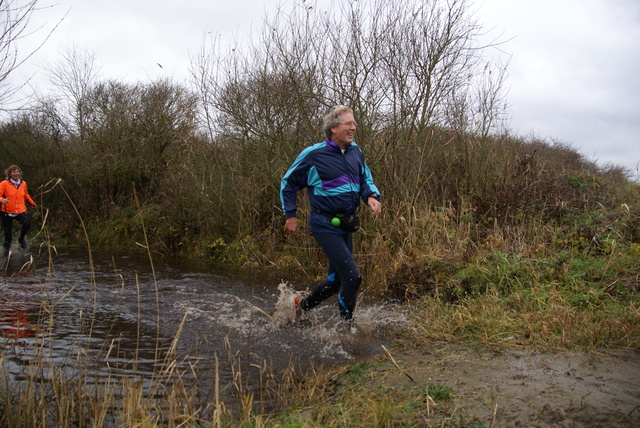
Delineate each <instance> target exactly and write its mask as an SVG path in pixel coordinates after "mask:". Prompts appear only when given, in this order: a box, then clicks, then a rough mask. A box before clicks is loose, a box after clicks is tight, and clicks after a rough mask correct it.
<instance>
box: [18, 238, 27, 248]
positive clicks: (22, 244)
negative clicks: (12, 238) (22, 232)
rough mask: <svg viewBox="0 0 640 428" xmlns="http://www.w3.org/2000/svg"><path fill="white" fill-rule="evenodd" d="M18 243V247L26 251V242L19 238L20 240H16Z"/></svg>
mask: <svg viewBox="0 0 640 428" xmlns="http://www.w3.org/2000/svg"><path fill="white" fill-rule="evenodd" d="M18 242H19V243H20V247H21V248H22V249H23V250H26V249H27V241H25V240H24V238H20V239H19V240H18Z"/></svg>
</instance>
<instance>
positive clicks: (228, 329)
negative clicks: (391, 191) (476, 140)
mask: <svg viewBox="0 0 640 428" xmlns="http://www.w3.org/2000/svg"><path fill="white" fill-rule="evenodd" d="M2 270H3V275H2V277H1V278H0V324H1V327H2V332H3V334H2V338H1V339H0V348H1V350H2V352H3V354H4V356H5V369H8V370H9V372H10V373H11V374H12V375H13V376H14V377H15V378H16V379H21V378H22V379H26V378H27V377H29V376H32V375H31V374H29V372H28V371H29V367H33V366H34V361H36V360H38V361H41V360H42V359H43V358H44V359H45V360H46V361H47V362H48V363H45V364H44V367H48V366H49V364H50V366H51V367H56V368H66V369H68V371H69V372H70V373H72V372H73V371H79V370H80V369H79V368H78V367H79V363H78V361H79V359H82V360H83V364H82V370H87V366H90V367H91V370H92V375H91V376H90V378H91V381H92V382H96V384H97V383H100V382H105V381H112V380H113V379H118V378H121V377H129V376H135V377H140V378H142V379H147V378H151V377H153V376H157V374H158V371H159V370H160V371H162V370H163V371H167V370H171V371H174V372H181V373H183V375H184V376H187V377H189V378H193V379H197V380H198V382H199V383H202V382H204V383H207V384H211V382H212V379H213V377H214V371H215V372H216V373H217V376H218V381H217V382H219V384H220V385H223V389H224V385H227V386H228V385H231V384H232V383H233V382H234V381H237V371H238V368H239V367H245V368H246V370H245V373H244V374H245V375H246V374H247V373H246V372H247V371H252V370H253V371H256V372H257V373H256V375H255V376H247V379H249V380H248V381H247V382H249V383H252V382H255V385H249V387H250V388H254V387H258V384H259V383H260V382H262V380H261V379H260V378H261V376H262V375H263V374H264V373H265V372H266V371H269V372H279V371H281V370H284V369H285V368H288V367H291V365H292V364H293V365H295V366H296V367H298V368H300V369H304V368H305V367H308V365H309V364H310V363H312V362H314V363H324V364H329V365H333V364H339V363H344V362H347V361H353V360H354V359H358V358H362V357H367V356H371V355H375V354H378V353H381V351H382V348H381V346H382V345H384V344H386V343H387V342H388V341H390V339H389V337H388V336H389V334H390V331H391V330H392V328H393V326H395V325H397V324H398V323H403V322H404V319H405V318H404V316H403V315H402V314H401V313H400V312H399V310H398V309H397V308H394V307H391V306H385V305H378V304H366V303H359V306H358V312H357V318H356V323H355V326H356V328H355V329H354V330H353V331H348V332H347V331H342V326H341V324H342V323H341V322H340V321H339V319H338V317H337V313H338V311H337V308H336V303H335V299H330V300H329V301H327V303H326V304H324V305H322V306H321V307H319V308H317V309H316V310H314V311H312V312H311V313H310V314H308V315H305V318H303V319H302V320H300V321H297V322H295V323H291V322H290V317H291V315H292V313H291V312H289V299H290V296H291V293H292V292H293V291H292V286H291V285H288V284H282V283H281V281H280V280H272V279H268V278H264V277H262V276H261V275H260V274H259V273H255V272H251V271H250V270H240V269H238V270H234V271H231V270H224V269H222V268H220V267H216V266H214V265H212V264H206V263H200V264H196V263H194V262H187V261H181V260H166V259H162V258H160V257H155V256H154V257H153V260H152V261H150V259H149V256H148V255H147V254H137V253H136V254H122V253H113V252H108V251H93V252H92V253H91V254H90V253H89V252H88V250H87V249H58V250H57V251H55V252H51V254H47V253H46V252H44V251H42V252H40V253H39V252H38V251H37V249H35V248H34V249H32V250H31V252H20V251H19V250H18V251H16V252H14V253H13V254H11V257H10V258H9V260H6V259H5V261H4V264H3V266H2ZM309 285H311V284H309ZM297 288H300V289H299V290H298V291H304V288H306V286H305V287H301V286H298V287H297ZM216 360H218V362H217V363H216ZM216 364H217V366H216ZM214 366H216V367H214ZM41 367H42V366H41ZM40 370H41V371H42V373H40V374H39V376H42V377H46V376H47V370H43V369H42V368H41V369H40ZM234 379H235V380H234ZM252 379H253V380H252ZM145 382H146V380H145Z"/></svg>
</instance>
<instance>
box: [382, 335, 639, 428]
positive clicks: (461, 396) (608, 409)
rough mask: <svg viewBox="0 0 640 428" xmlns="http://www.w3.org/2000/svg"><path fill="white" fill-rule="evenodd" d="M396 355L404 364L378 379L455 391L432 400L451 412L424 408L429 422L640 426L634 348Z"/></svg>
mask: <svg viewBox="0 0 640 428" xmlns="http://www.w3.org/2000/svg"><path fill="white" fill-rule="evenodd" d="M394 359H396V360H397V361H398V365H399V367H400V369H401V370H402V371H401V370H398V369H396V368H395V367H393V366H391V368H389V369H388V372H387V373H384V374H381V376H377V377H378V381H377V383H379V384H380V385H378V386H381V385H384V386H386V387H394V388H411V387H413V388H415V385H416V384H418V385H425V386H427V385H440V386H446V387H448V388H450V389H451V390H452V391H453V398H452V401H451V402H449V403H444V404H443V403H435V402H434V403H433V405H434V406H441V407H443V406H447V409H441V410H444V413H445V414H446V418H445V416H443V412H442V411H441V412H434V413H433V417H430V416H431V415H428V414H425V415H424V418H423V421H422V422H423V424H424V426H433V425H434V424H438V423H441V422H442V421H443V420H444V419H447V420H449V421H452V422H453V421H460V420H463V421H469V423H470V424H469V425H464V426H487V427H640V352H638V351H635V350H612V351H606V352H600V353H597V354H592V355H584V354H582V355H578V354H569V353H562V354H555V353H539V352H535V351H529V350H515V351H506V352H504V353H494V352H490V351H481V350H471V349H464V348H458V347H455V346H451V345H444V344H443V345H441V346H437V347H433V348H432V349H430V350H428V351H426V352H410V353H406V354H404V355H396V356H394ZM403 372H404V373H403ZM410 378H411V379H413V380H411V379H410ZM435 415H438V416H435ZM472 422H478V423H479V424H480V425H473V424H472ZM482 424H484V425H482ZM437 426H440V425H437ZM454 426H455V425H454Z"/></svg>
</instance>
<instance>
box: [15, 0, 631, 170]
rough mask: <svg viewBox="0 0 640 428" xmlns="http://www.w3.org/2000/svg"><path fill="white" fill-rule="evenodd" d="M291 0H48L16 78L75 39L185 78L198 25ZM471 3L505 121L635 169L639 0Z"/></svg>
mask: <svg viewBox="0 0 640 428" xmlns="http://www.w3.org/2000/svg"><path fill="white" fill-rule="evenodd" d="M291 1H295V0H233V1H220V0H208V1H203V0H180V1H169V0H156V1H150V0H135V1H131V0H110V1H108V2H106V1H104V2H103V1H88V0H55V3H54V2H52V3H51V4H55V6H53V7H51V8H47V9H46V10H44V11H40V12H38V13H37V14H36V15H37V16H36V17H34V20H33V22H34V23H43V22H48V25H52V24H53V23H55V22H56V21H58V20H59V19H61V18H62V16H63V15H64V14H65V13H66V12H67V11H69V13H68V14H67V16H66V18H65V19H64V20H63V21H62V22H61V23H60V26H59V27H58V28H57V29H56V31H55V32H54V33H53V35H52V37H51V38H50V39H49V40H48V41H47V43H46V44H45V46H44V48H43V49H42V50H41V51H40V52H38V55H37V57H36V58H32V59H31V60H30V62H29V63H27V64H25V67H24V68H23V69H21V73H18V74H17V75H16V76H14V78H15V77H17V78H19V77H20V76H25V75H28V74H33V73H41V71H40V70H38V68H37V66H36V65H37V63H38V61H42V60H43V59H44V58H46V59H47V60H48V61H53V62H55V61H56V56H57V55H59V53H60V51H61V48H62V47H64V46H70V45H72V44H75V45H76V46H78V47H80V48H83V49H87V50H90V51H96V52H97V54H98V61H97V62H98V64H99V65H100V69H101V77H109V78H116V79H121V80H126V81H136V80H143V81H148V80H153V79H155V78H157V77H160V76H169V77H173V78H175V79H177V80H182V79H184V78H186V76H187V72H188V66H189V55H190V54H194V53H195V52H196V51H197V50H198V49H199V48H200V47H201V46H202V43H203V37H204V34H205V32H207V31H211V32H213V34H220V35H221V36H222V37H223V40H229V41H230V40H232V39H233V38H234V37H235V36H238V37H239V38H243V37H246V36H247V34H248V33H249V32H250V31H251V29H252V28H253V29H254V30H257V29H258V28H260V26H261V25H262V21H263V19H264V17H265V15H266V13H271V14H272V13H273V12H274V11H275V8H276V7H277V5H279V4H285V5H288V4H290V2H291ZM298 1H301V0H298ZM360 1H364V0H360ZM322 3H323V2H322V0H319V1H318V4H322ZM327 3H328V2H327ZM287 7H288V6H287ZM473 9H474V10H477V12H476V17H477V18H478V19H479V21H480V22H481V23H482V24H483V26H484V27H485V29H486V30H490V34H491V35H492V36H500V38H501V39H502V40H508V42H506V43H505V44H503V45H502V50H503V51H504V52H505V54H506V55H508V56H509V57H510V63H509V68H508V78H507V82H506V84H507V86H508V88H509V93H508V96H507V97H508V101H509V103H510V105H511V107H510V116H511V120H510V125H509V128H510V129H511V130H512V132H513V133H514V134H516V135H521V136H530V135H535V136H536V137H539V138H542V139H546V140H548V141H552V140H557V141H561V142H563V143H567V144H570V145H571V146H573V147H575V148H576V149H578V150H579V151H580V152H581V153H582V154H584V155H585V156H586V157H587V158H588V159H592V160H595V161H597V162H598V163H599V164H601V165H604V164H606V163H608V162H610V163H614V164H619V165H623V166H625V167H628V168H630V169H632V170H633V171H634V172H636V173H637V168H638V162H640V96H639V94H640V74H639V73H638V71H637V70H638V69H639V68H640V48H639V46H638V42H637V40H640V1H638V0H476V2H475V3H474V4H473ZM25 49H27V47H25ZM494 54H495V55H499V54H500V53H499V52H498V51H495V52H494ZM158 63H159V64H161V65H162V68H161V67H159V66H158V65H157V64H158ZM34 80H35V81H38V79H37V78H36V79H34Z"/></svg>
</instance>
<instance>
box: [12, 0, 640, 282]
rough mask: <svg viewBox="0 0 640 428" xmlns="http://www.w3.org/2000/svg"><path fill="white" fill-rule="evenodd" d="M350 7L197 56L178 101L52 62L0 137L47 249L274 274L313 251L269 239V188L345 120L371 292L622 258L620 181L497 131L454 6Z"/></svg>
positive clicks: (282, 21) (285, 22) (302, 240)
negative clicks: (30, 198)
mask: <svg viewBox="0 0 640 428" xmlns="http://www.w3.org/2000/svg"><path fill="white" fill-rule="evenodd" d="M360 3H362V2H358V3H346V2H345V3H341V5H342V6H341V7H340V8H335V9H332V10H331V11H323V10H320V9H319V8H318V9H313V10H309V9H306V8H304V9H303V8H298V7H294V8H293V10H292V11H290V12H287V13H285V12H284V11H282V10H280V11H279V12H278V13H276V15H275V16H274V17H272V18H271V19H267V21H266V23H265V27H264V30H263V32H262V33H261V37H260V38H259V39H258V40H256V41H254V42H253V43H252V44H250V45H249V46H245V47H244V48H240V47H239V48H238V49H234V50H232V51H225V50H223V49H221V48H220V45H218V44H213V46H204V47H203V49H202V52H201V54H200V55H198V56H196V57H195V58H194V59H193V82H192V83H193V86H191V87H187V86H186V85H185V84H177V83H174V82H172V81H169V80H161V81H156V82H151V83H147V84H144V83H138V84H135V85H130V84H123V83H119V82H113V81H105V82H102V81H98V80H97V79H95V78H94V77H93V76H92V74H91V73H90V71H91V65H90V62H87V61H86V58H84V59H83V58H82V57H80V56H78V55H67V57H66V58H67V60H69V61H73V64H71V66H70V67H68V68H66V70H78V69H82V68H83V67H84V69H85V71H86V72H85V73H82V72H77V73H74V74H73V75H71V74H64V72H63V71H59V72H58V74H57V76H58V78H59V79H58V80H59V82H60V83H59V86H58V88H57V90H58V91H57V93H58V95H57V96H56V97H55V98H54V97H50V98H44V97H41V99H40V100H39V102H38V103H37V104H34V105H33V106H32V108H31V109H30V110H29V111H25V112H23V113H21V114H20V115H17V116H14V117H12V118H10V119H8V120H6V121H5V122H4V123H2V125H1V126H0V158H1V159H3V161H4V162H5V163H6V164H7V165H8V164H9V163H16V164H18V165H20V166H21V167H22V168H23V170H24V176H25V178H26V180H27V181H28V182H29V184H30V189H31V192H32V194H34V195H35V196H36V198H39V199H40V200H41V202H42V203H41V206H40V209H42V210H47V212H46V213H45V211H42V212H39V213H36V214H35V215H34V218H35V220H38V219H40V220H42V219H44V217H45V214H46V215H47V218H48V225H49V227H50V228H51V230H52V232H53V233H54V239H56V240H59V241H60V242H62V241H67V242H73V241H77V240H78V239H81V238H82V239H83V234H82V233H79V231H80V218H82V219H83V221H84V222H85V223H86V224H87V225H88V227H87V228H88V230H89V232H90V235H91V239H92V240H93V241H94V242H93V244H95V245H133V244H134V243H135V242H136V241H137V242H142V241H143V235H142V225H143V224H144V225H145V227H146V228H147V231H148V236H149V237H150V239H151V245H153V246H154V248H155V249H157V250H158V251H161V252H164V253H177V252H180V253H187V254H191V255H199V256H205V257H214V258H220V259H224V260H227V261H234V262H243V263H258V264H271V265H276V266H281V267H285V266H284V265H287V264H288V263H290V262H291V258H288V257H283V256H282V254H284V250H285V249H286V250H287V251H288V252H289V251H293V252H294V254H295V253H296V252H297V255H298V256H299V257H300V258H305V257H304V256H303V253H306V252H309V251H313V250H311V248H314V247H315V245H314V243H313V242H312V240H311V238H309V237H308V236H307V237H299V238H298V241H297V242H296V243H295V245H291V242H290V238H288V237H287V236H285V234H284V233H283V229H282V224H283V219H282V213H281V212H280V201H279V195H278V193H279V186H280V179H281V177H282V175H283V173H284V172H285V170H286V168H287V167H288V166H289V165H290V164H291V162H292V161H293V160H294V158H295V156H296V155H297V154H298V153H299V151H300V150H302V148H304V147H306V146H308V145H310V144H311V143H314V142H317V141H320V140H321V139H322V138H323V136H322V132H321V130H320V117H321V115H322V114H323V113H324V111H325V110H326V109H327V108H328V107H329V106H331V105H334V104H337V103H347V104H350V105H351V106H352V107H353V108H354V109H355V111H356V118H357V120H358V123H359V127H358V135H357V140H358V142H359V145H360V146H361V147H362V149H363V151H364V152H365V155H366V157H367V159H368V163H369V166H370V168H371V169H372V172H373V175H374V178H375V180H376V184H377V185H378V187H379V188H380V189H381V190H382V194H383V195H382V197H383V202H384V215H383V216H382V218H380V219H378V220H376V221H373V220H371V219H370V218H369V217H368V216H366V215H364V216H363V220H364V224H363V226H364V227H363V229H364V231H365V233H366V239H365V234H362V235H358V237H357V240H358V244H359V246H358V248H359V249H360V252H361V253H362V258H363V269H364V271H365V272H366V271H371V270H372V269H376V270H377V271H378V272H381V273H382V275H377V276H376V277H377V278H379V280H378V281H380V284H378V286H380V287H383V285H382V283H383V282H384V278H386V277H392V276H393V274H394V272H396V271H397V270H398V271H399V270H400V266H402V265H406V264H407V263H409V264H410V265H412V266H414V267H415V266H420V265H421V264H422V263H423V262H424V261H425V260H429V259H430V258H433V257H435V258H438V259H442V258H443V257H444V256H446V257H447V258H451V259H454V260H462V261H465V260H467V261H468V260H470V258H471V257H472V256H473V255H474V253H477V252H481V250H482V249H483V248H489V249H495V248H497V247H500V248H501V249H508V250H510V251H524V250H523V248H524V246H525V244H526V246H529V247H531V246H540V245H543V246H549V245H551V244H552V243H553V245H558V243H559V242H560V241H561V240H562V239H564V240H566V241H567V242H566V244H565V245H564V248H566V247H574V246H575V245H586V244H584V243H580V242H581V241H580V239H581V238H582V239H584V240H586V242H588V243H589V245H590V246H593V245H594V244H593V242H594V240H597V241H598V242H602V241H603V236H604V235H607V234H613V235H615V239H616V240H617V241H618V242H626V243H632V242H635V243H637V242H638V228H639V226H638V218H637V212H638V211H637V206H638V202H637V199H638V193H637V192H638V190H637V186H636V185H634V184H632V183H630V181H629V177H628V176H627V173H626V172H625V171H624V170H622V169H620V168H617V167H608V168H604V169H603V168H599V167H598V166H597V165H595V164H594V163H593V162H591V161H588V160H586V159H585V158H584V157H583V156H582V155H580V154H579V153H578V152H577V151H575V150H574V149H572V148H571V147H570V146H569V145H566V144H561V143H555V142H551V143H550V142H547V141H544V140H540V139H523V138H521V137H517V136H512V135H509V134H508V132H506V131H505V130H504V128H503V126H502V125H503V124H502V122H501V119H502V118H503V117H504V116H505V107H504V105H503V102H502V97H503V90H502V79H503V78H504V69H503V68H500V67H496V66H494V65H491V64H490V63H488V62H487V61H486V60H485V58H484V57H483V56H482V52H483V49H482V47H480V46H478V36H479V34H480V30H481V29H480V28H479V27H478V26H477V24H476V23H475V21H474V20H473V19H472V17H471V16H470V15H469V14H468V12H467V5H466V2H464V1H454V2H447V3H446V4H445V3H444V2H438V1H433V2H421V1H420V2H419V1H415V2H406V3H403V4H397V2H393V1H390V0H382V1H380V2H377V3H376V4H375V6H370V5H362V4H360ZM409 17H411V18H410V19H409ZM336 23H342V24H344V25H343V26H340V25H335V24H336ZM336 28H338V29H339V28H349V29H350V31H349V32H346V31H342V30H336ZM328 64H341V66H329V65H328ZM74 79H76V80H75V81H74ZM58 178H59V179H61V181H58V180H57V179H58ZM71 202H73V204H74V205H75V207H76V208H77V210H78V212H77V213H76V212H75V210H74V209H73V208H72V206H71V205H70V204H71ZM622 204H626V205H624V206H625V207H626V209H625V210H626V213H627V214H624V212H621V211H620V209H621V208H620V207H621V206H622ZM304 207H305V205H304V203H302V209H301V215H302V216H304V215H305V209H304ZM625 210H623V211H625ZM589 213H592V214H589ZM593 213H596V214H593ZM612 213H615V214H612ZM625 215H626V217H624V216H625ZM579 222H583V223H584V224H582V225H580V226H576V224H578V223H579ZM547 226H548V227H547ZM541 230H546V231H549V232H548V233H540V231H541ZM551 230H553V232H551ZM557 233H560V234H562V239H559V237H558V236H557V235H556V234H557ZM531 234H534V235H535V236H530V235H531ZM607 236H609V235H607ZM605 239H606V238H605ZM526 241H528V242H526ZM560 247H562V246H560ZM313 259H315V257H309V260H313ZM318 266H321V264H319V265H318ZM307 269H310V270H309V271H310V272H313V271H314V269H313V266H307Z"/></svg>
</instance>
